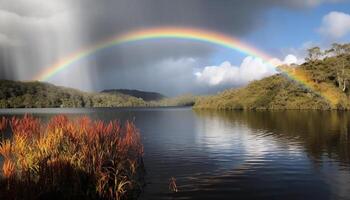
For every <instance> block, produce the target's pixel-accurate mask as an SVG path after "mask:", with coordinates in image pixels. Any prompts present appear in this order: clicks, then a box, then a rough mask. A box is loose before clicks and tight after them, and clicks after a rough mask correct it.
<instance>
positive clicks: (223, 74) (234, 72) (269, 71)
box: [194, 54, 299, 86]
mask: <svg viewBox="0 0 350 200" xmlns="http://www.w3.org/2000/svg"><path fill="white" fill-rule="evenodd" d="M269 62H270V63H275V64H278V65H279V64H288V65H289V64H293V63H298V62H299V60H298V59H297V57H296V56H294V55H291V54H290V55H287V56H286V57H285V58H284V60H283V61H281V60H280V59H277V58H274V59H272V60H270V61H269ZM276 73H277V71H276V68H275V67H274V66H272V65H271V64H268V63H266V62H263V61H262V60H261V59H260V58H254V57H251V56H248V57H246V58H245V59H244V60H243V62H242V63H241V65H240V66H234V65H232V64H231V63H230V62H228V61H225V62H223V63H222V64H220V65H218V66H207V67H204V69H203V70H202V71H199V72H196V73H195V74H194V75H195V76H196V78H197V81H198V82H199V83H205V84H207V85H209V86H219V85H244V84H247V83H248V82H250V81H253V80H259V79H261V78H264V77H267V76H271V75H273V74H276Z"/></svg>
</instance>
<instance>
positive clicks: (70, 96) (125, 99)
mask: <svg viewBox="0 0 350 200" xmlns="http://www.w3.org/2000/svg"><path fill="white" fill-rule="evenodd" d="M0 88H1V90H0V108H48V107H56V108H57V107H125V106H146V103H145V102H144V101H143V100H142V99H139V98H135V97H132V96H128V95H123V94H103V93H87V92H82V91H79V90H75V89H70V88H64V87H58V86H55V85H52V84H48V83H41V82H18V81H9V80H0Z"/></svg>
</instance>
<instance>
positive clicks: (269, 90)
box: [194, 44, 350, 110]
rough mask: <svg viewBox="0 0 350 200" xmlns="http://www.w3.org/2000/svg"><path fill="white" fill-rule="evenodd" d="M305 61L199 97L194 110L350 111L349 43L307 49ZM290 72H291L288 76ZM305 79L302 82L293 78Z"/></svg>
mask: <svg viewBox="0 0 350 200" xmlns="http://www.w3.org/2000/svg"><path fill="white" fill-rule="evenodd" d="M305 60H306V62H305V63H303V64H301V65H298V66H297V65H293V66H280V68H279V69H280V71H281V73H279V74H276V75H273V76H270V77H267V78H264V79H262V80H258V81H253V82H251V83H250V84H248V85H247V86H246V87H243V88H238V89H228V90H226V91H223V92H221V93H218V94H217V95H213V96H207V97H201V98H197V101H196V103H195V106H194V107H195V108H209V109H253V110H255V109H321V110H327V109H349V108H350V101H349V100H350V99H349V95H350V90H349V87H350V44H333V45H332V48H330V49H327V50H324V51H322V50H321V49H320V48H319V47H313V48H310V49H308V57H307V58H306V59H305ZM286 72H288V73H286ZM294 74H295V75H296V77H302V78H303V82H300V81H295V79H293V78H290V76H293V75H294Z"/></svg>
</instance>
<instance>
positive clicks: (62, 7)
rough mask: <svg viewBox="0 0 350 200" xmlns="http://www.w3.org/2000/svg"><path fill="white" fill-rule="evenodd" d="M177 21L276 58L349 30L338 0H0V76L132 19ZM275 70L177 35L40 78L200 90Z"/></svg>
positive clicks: (126, 26) (294, 57)
mask: <svg viewBox="0 0 350 200" xmlns="http://www.w3.org/2000/svg"><path fill="white" fill-rule="evenodd" d="M155 26H185V27H194V28H201V29H209V30H212V31H217V32H221V33H223V34H227V35H231V36H233V37H236V38H239V39H240V40H242V41H244V42H246V43H248V44H250V45H252V46H253V47H256V48H258V49H260V50H261V51H263V52H266V53H268V54H270V55H272V56H274V57H275V58H276V59H279V60H280V61H281V62H284V63H294V62H296V63H300V62H302V61H303V57H304V56H305V49H306V48H308V47H311V46H314V45H318V46H321V47H327V46H328V45H330V44H331V43H333V42H348V41H349V39H350V2H349V1H347V0H343V1H341V0H245V1H241V0H176V1H175V0H114V1H112V0H98V1H96V0H55V1H53V0H50V1H48V0H0V78H1V79H14V80H32V79H33V77H35V76H36V75H37V74H38V73H40V72H41V71H42V70H44V69H45V68H47V67H49V66H50V65H52V64H53V63H56V62H57V61H59V60H60V59H62V58H64V57H65V56H68V55H70V54H72V53H74V52H76V51H78V50H79V49H83V48H85V47H87V46H89V45H93V44H95V43H98V42H99V41H101V40H103V39H105V38H108V37H111V36H115V35H118V34H120V33H124V32H127V31H129V30H134V29H137V28H148V27H155ZM274 73H276V72H275V70H274V69H273V68H271V67H270V66H267V65H266V64H265V63H263V62H262V61H261V60H260V59H258V58H254V57H250V56H249V55H245V54H242V53H239V52H235V51H233V50H232V49H226V48H224V47H219V46H217V45H213V44H208V43H201V42H189V41H188V40H186V41H184V40H180V39H166V40H165V39H162V40H150V41H140V42H136V43H130V44H124V45H119V46H116V47H114V48H109V49H108V50H105V51H101V52H99V53H97V54H94V55H93V56H90V57H88V58H85V59H82V60H80V61H79V62H78V63H75V64H73V65H72V66H70V67H68V68H67V69H65V70H63V71H61V72H59V73H58V74H56V75H55V76H53V77H51V78H50V79H49V80H47V81H48V82H51V83H54V84H58V85H64V86H68V87H74V88H79V89H82V90H86V91H99V90H103V89H111V88H128V89H140V90H149V91H156V92H161V93H163V94H165V95H168V96H174V95H179V94H183V93H194V94H206V93H212V92H216V91H219V90H222V89H225V88H230V87H238V86H242V85H245V84H247V83H248V82H249V81H252V80H256V79H261V78H262V77H265V76H269V75H271V74H274Z"/></svg>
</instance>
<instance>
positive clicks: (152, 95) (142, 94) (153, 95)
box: [102, 89, 166, 101]
mask: <svg viewBox="0 0 350 200" xmlns="http://www.w3.org/2000/svg"><path fill="white" fill-rule="evenodd" d="M102 93H108V94H125V95H129V96H133V97H136V98H141V99H143V100H144V101H159V100H162V99H164V98H166V97H165V96H164V95H162V94H160V93H157V92H147V91H140V90H127V89H112V90H103V91H102Z"/></svg>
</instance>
